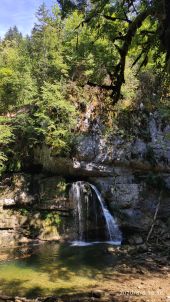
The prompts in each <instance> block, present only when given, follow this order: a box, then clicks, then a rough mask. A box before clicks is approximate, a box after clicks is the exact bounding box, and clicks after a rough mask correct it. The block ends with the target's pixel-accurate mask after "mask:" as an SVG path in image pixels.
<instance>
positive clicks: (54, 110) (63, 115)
mask: <svg viewBox="0 0 170 302" xmlns="http://www.w3.org/2000/svg"><path fill="white" fill-rule="evenodd" d="M63 88H64V84H62V85H61V83H55V84H49V83H45V84H44V86H43V88H42V97H41V98H40V99H39V100H38V101H37V105H38V110H37V111H36V113H35V114H34V117H35V121H36V124H38V125H39V126H38V127H36V131H37V133H39V134H41V135H43V138H44V143H46V144H47V145H49V146H50V147H51V148H52V150H53V153H55V155H59V154H60V153H62V154H64V155H67V154H68V153H69V151H70V145H71V140H72V138H71V137H72V134H71V129H72V128H73V127H74V124H75V117H76V113H75V108H74V106H73V105H71V103H70V102H69V101H67V100H66V99H65V97H64V92H63Z"/></svg>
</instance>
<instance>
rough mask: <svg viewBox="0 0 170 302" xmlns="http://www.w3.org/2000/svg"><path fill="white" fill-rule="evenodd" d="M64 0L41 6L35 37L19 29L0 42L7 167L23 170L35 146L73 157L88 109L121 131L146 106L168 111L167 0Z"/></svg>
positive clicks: (2, 157)
mask: <svg viewBox="0 0 170 302" xmlns="http://www.w3.org/2000/svg"><path fill="white" fill-rule="evenodd" d="M58 3H59V5H58V4H56V5H54V6H53V8H52V10H51V11H48V10H47V8H46V6H45V5H44V4H42V5H41V6H40V8H39V10H38V11H37V13H36V17H37V22H36V24H35V25H34V28H33V30H32V33H31V35H30V36H27V37H23V36H22V34H21V33H20V32H19V30H18V29H17V27H16V26H15V27H13V28H10V29H9V30H8V32H7V33H6V35H5V37H4V38H3V39H2V40H1V41H0V114H1V116H0V146H1V151H0V152H1V153H0V167H1V170H4V168H5V163H6V167H8V169H9V170H16V169H21V168H22V166H23V164H24V162H26V161H29V159H30V156H31V155H32V153H33V150H34V148H35V146H37V145H43V144H46V145H48V146H49V147H50V148H51V150H52V152H53V155H55V156H59V155H60V156H61V155H62V156H69V154H70V152H71V150H72V147H73V142H74V136H75V132H76V131H78V130H79V131H85V130H84V128H83V126H82V125H81V121H83V119H84V118H85V115H86V113H87V111H88V109H87V108H90V106H91V108H92V113H91V115H92V120H93V121H95V120H96V119H97V118H98V117H99V119H100V120H102V121H103V122H104V125H105V126H107V130H106V132H109V128H110V129H111V130H110V131H112V130H113V129H116V131H119V133H120V134H121V135H122V136H123V135H124V130H123V127H122V128H121V126H120V125H121V123H122V119H123V120H124V124H126V125H127V127H129V128H128V129H132V128H134V127H133V125H134V123H135V122H136V123H138V121H139V122H141V120H142V118H140V110H139V108H140V104H141V103H142V104H143V105H144V107H145V108H146V109H147V110H148V111H152V110H154V109H155V108H158V109H159V110H160V112H161V114H162V116H164V118H166V119H168V116H169V115H170V114H169V103H168V100H169V75H168V73H167V71H166V70H165V65H167V67H168V66H169V57H170V47H169V42H168V41H170V39H169V32H170V30H169V28H170V25H169V24H170V22H169V20H170V18H169V16H170V6H169V4H168V1H167V0H161V1H157V0H153V1H146V0H141V1H138V0H131V1H129V0H122V1H118V0H114V1H109V0H107V1H103V0H100V1H97V0H92V1H84V0H83V1H71V0H70V1H58ZM113 104H114V106H113ZM136 111H138V114H137V115H136V116H137V118H136V121H131V123H129V122H128V120H129V116H130V115H131V113H132V112H136ZM82 124H83V123H82ZM134 135H135V134H134Z"/></svg>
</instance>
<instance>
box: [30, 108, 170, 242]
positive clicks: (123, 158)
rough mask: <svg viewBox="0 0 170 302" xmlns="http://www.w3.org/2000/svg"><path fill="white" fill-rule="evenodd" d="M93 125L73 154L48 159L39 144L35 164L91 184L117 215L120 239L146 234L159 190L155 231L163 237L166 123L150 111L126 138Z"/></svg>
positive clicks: (169, 176) (168, 208)
mask: <svg viewBox="0 0 170 302" xmlns="http://www.w3.org/2000/svg"><path fill="white" fill-rule="evenodd" d="M144 127H145V129H144ZM99 128H100V127H98V129H99ZM98 129H97V131H96V129H92V130H91V131H89V132H87V133H85V134H84V135H81V137H80V138H79V139H78V140H77V144H76V153H75V155H74V158H70V159H68V160H67V159H61V158H55V157H52V156H51V155H50V149H48V148H47V147H46V146H44V147H42V148H39V149H37V150H36V152H35V162H36V163H38V164H41V165H42V167H43V170H44V171H48V172H52V173H56V174H59V175H61V174H62V175H64V176H67V177H68V176H69V177H74V178H76V179H78V180H81V179H84V178H85V179H87V180H88V181H90V182H91V183H93V184H95V185H96V186H97V187H98V189H99V190H100V192H102V195H103V197H104V199H105V200H106V202H107V203H108V206H109V207H110V210H111V211H113V212H114V214H116V215H117V217H118V219H119V224H120V226H121V227H122V229H123V232H124V234H125V237H126V238H128V236H130V235H131V234H134V233H142V234H143V237H144V238H146V236H147V233H148V230H149V228H150V226H151V225H152V221H153V216H154V213H155V209H156V206H157V204H158V200H159V196H160V192H162V193H161V196H162V197H161V199H162V200H161V206H160V209H159V214H158V220H157V224H158V225H161V226H162V228H161V230H158V231H157V232H158V233H159V232H163V235H162V239H163V238H164V239H165V238H166V240H169V239H168V238H167V234H168V230H169V228H170V221H169V220H168V218H169V214H170V199H169V190H170V125H169V124H168V123H167V122H165V121H163V120H161V118H160V116H159V114H158V113H157V112H155V113H152V114H150V115H148V118H147V123H146V124H145V126H144V125H142V124H140V125H138V128H137V130H136V129H135V131H136V135H135V136H133V137H132V138H130V139H128V138H127V137H126V138H123V137H122V136H121V135H119V134H114V135H112V134H111V135H110V136H107V137H106V136H104V135H102V133H101V131H99V130H98ZM110 132H111V131H110ZM143 132H144V133H147V138H146V135H145V136H144V137H143V136H142V135H141V133H143Z"/></svg>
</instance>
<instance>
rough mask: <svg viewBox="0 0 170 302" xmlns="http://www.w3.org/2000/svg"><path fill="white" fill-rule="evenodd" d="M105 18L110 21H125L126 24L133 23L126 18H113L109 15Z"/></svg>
mask: <svg viewBox="0 0 170 302" xmlns="http://www.w3.org/2000/svg"><path fill="white" fill-rule="evenodd" d="M103 17H104V18H105V19H107V20H109V21H116V20H120V21H124V22H128V23H132V21H131V20H129V19H128V18H127V19H126V18H125V19H124V18H119V17H111V16H107V15H103Z"/></svg>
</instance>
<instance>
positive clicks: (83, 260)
mask: <svg viewBox="0 0 170 302" xmlns="http://www.w3.org/2000/svg"><path fill="white" fill-rule="evenodd" d="M168 261H169V254H168V250H163V247H162V249H161V248H160V247H159V249H158V247H157V249H156V248H155V247H154V248H152V247H147V246H144V245H142V246H139V247H138V248H136V247H135V248H133V247H125V246H124V247H112V246H109V245H106V244H97V245H94V246H86V247H73V246H69V245H68V244H44V245H41V246H35V247H34V248H33V250H32V255H31V256H30V257H29V258H25V259H19V260H14V261H8V262H1V264H0V295H10V296H16V295H17V296H18V295H19V296H26V297H28V298H34V297H37V296H46V295H61V294H67V293H76V292H80V291H81V292H87V291H88V290H92V289H93V288H106V289H107V290H116V291H118V290H119V289H120V288H121V284H126V282H128V281H129V280H132V282H133V280H134V281H135V280H138V279H139V280H144V281H145V280H147V278H150V276H152V277H153V276H155V277H160V278H164V277H166V276H167V274H168V273H169V271H170V268H169V262H168Z"/></svg>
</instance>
